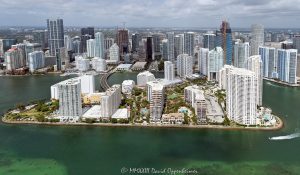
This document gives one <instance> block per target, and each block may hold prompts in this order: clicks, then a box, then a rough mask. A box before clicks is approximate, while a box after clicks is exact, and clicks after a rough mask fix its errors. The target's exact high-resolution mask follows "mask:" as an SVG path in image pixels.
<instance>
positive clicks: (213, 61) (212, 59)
mask: <svg viewBox="0 0 300 175" xmlns="http://www.w3.org/2000/svg"><path fill="white" fill-rule="evenodd" d="M223 57H224V55H223V49H222V48H221V47H216V48H215V49H214V50H211V51H209V52H208V64H207V79H208V80H210V81H211V80H218V78H219V71H220V70H221V68H222V67H223V65H224V62H223V61H224V59H223Z"/></svg>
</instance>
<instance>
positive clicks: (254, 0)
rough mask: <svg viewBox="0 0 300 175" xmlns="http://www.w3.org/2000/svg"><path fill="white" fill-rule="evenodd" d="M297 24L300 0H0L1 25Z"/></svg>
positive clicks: (208, 25)
mask: <svg viewBox="0 0 300 175" xmlns="http://www.w3.org/2000/svg"><path fill="white" fill-rule="evenodd" d="M47 18H62V19H64V24H65V26H95V27H98V26H99V27H101V26H103V27H113V26H122V25H123V22H126V26H127V27H201V28H205V27H219V26H220V24H221V21H222V20H227V21H229V22H230V24H231V26H232V27H242V28H248V27H250V26H251V24H254V23H260V24H263V25H264V26H265V27H270V28H271V27H274V28H278V27H279V28H300V0H0V25H2V26H46V19H47Z"/></svg>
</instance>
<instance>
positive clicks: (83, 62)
mask: <svg viewBox="0 0 300 175" xmlns="http://www.w3.org/2000/svg"><path fill="white" fill-rule="evenodd" d="M75 62H76V69H78V70H79V71H81V72H85V71H88V70H89V69H90V60H89V59H86V58H83V57H82V56H81V55H78V56H75Z"/></svg>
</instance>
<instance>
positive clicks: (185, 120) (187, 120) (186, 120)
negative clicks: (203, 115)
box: [183, 113, 190, 125]
mask: <svg viewBox="0 0 300 175" xmlns="http://www.w3.org/2000/svg"><path fill="white" fill-rule="evenodd" d="M183 119H184V121H183V124H186V125H188V124H189V123H190V119H189V116H188V115H187V114H186V113H184V118H183Z"/></svg>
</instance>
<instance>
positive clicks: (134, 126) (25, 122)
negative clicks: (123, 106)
mask: <svg viewBox="0 0 300 175" xmlns="http://www.w3.org/2000/svg"><path fill="white" fill-rule="evenodd" d="M276 118H277V120H278V121H279V124H278V125H277V126H276V127H228V126H222V125H157V124H147V125H143V124H137V123H136V124H117V123H92V124H91V123H83V122H80V123H59V122H58V123H53V122H52V123H51V122H36V121H9V120H5V119H4V117H1V121H2V123H5V124H18V125H41V126H43V125H44V126H94V127H120V128H124V127H126V128H184V129H217V130H248V131H276V130H280V129H282V128H283V127H284V123H283V121H282V120H281V119H280V118H279V117H276Z"/></svg>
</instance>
